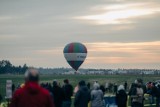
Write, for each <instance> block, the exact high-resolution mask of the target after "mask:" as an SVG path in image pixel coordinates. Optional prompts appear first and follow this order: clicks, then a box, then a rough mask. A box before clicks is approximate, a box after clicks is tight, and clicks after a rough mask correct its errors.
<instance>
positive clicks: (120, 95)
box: [116, 85, 127, 107]
mask: <svg viewBox="0 0 160 107" xmlns="http://www.w3.org/2000/svg"><path fill="white" fill-rule="evenodd" d="M116 103H117V105H118V107H127V106H126V104H127V94H126V91H125V88H124V86H123V85H120V86H119V87H118V91H117V93H116Z"/></svg>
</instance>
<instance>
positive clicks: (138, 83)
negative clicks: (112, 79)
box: [135, 79, 143, 87]
mask: <svg viewBox="0 0 160 107" xmlns="http://www.w3.org/2000/svg"><path fill="white" fill-rule="evenodd" d="M142 83H143V81H142V79H136V80H135V84H136V85H137V86H138V87H141V86H142Z"/></svg>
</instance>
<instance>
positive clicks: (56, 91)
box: [52, 86, 64, 107]
mask: <svg viewBox="0 0 160 107" xmlns="http://www.w3.org/2000/svg"><path fill="white" fill-rule="evenodd" d="M52 92H53V99H54V102H55V106H56V107H61V106H62V101H63V98H64V94H63V90H62V88H60V87H59V86H53V89H52Z"/></svg>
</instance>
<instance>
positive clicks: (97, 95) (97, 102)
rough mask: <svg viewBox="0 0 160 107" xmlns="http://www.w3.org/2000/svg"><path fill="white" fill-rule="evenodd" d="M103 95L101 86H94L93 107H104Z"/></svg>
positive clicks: (92, 93) (92, 94) (92, 92)
mask: <svg viewBox="0 0 160 107" xmlns="http://www.w3.org/2000/svg"><path fill="white" fill-rule="evenodd" d="M103 95H104V94H103V92H102V90H100V86H99V84H98V83H96V84H94V85H93V90H92V91H91V107H104V102H103Z"/></svg>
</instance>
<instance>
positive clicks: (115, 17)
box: [74, 2, 160, 25]
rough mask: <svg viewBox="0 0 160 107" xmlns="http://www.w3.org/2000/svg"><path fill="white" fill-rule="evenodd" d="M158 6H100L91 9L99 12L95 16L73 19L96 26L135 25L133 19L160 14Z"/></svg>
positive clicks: (133, 4)
mask: <svg viewBox="0 0 160 107" xmlns="http://www.w3.org/2000/svg"><path fill="white" fill-rule="evenodd" d="M159 6H160V5H157V4H156V3H154V2H149V3H128V4H126V3H124V4H122V3H121V4H112V5H106V6H104V5H102V6H96V7H93V8H92V9H91V10H93V11H99V13H97V14H95V15H85V16H77V17H74V18H75V19H79V20H86V21H88V22H90V23H92V24H97V25H105V24H130V23H135V22H134V20H133V19H137V18H142V17H143V18H144V17H147V16H150V15H154V14H157V13H160V8H159ZM100 11H101V12H100Z"/></svg>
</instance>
